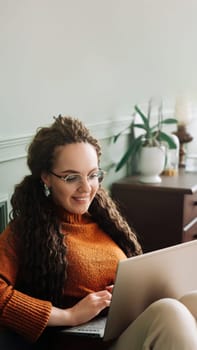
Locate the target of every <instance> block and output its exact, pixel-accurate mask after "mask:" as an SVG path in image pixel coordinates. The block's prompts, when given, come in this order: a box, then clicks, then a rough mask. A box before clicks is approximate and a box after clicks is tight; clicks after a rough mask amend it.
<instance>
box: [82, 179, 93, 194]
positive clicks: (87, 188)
mask: <svg viewBox="0 0 197 350" xmlns="http://www.w3.org/2000/svg"><path fill="white" fill-rule="evenodd" d="M90 189H91V185H90V182H89V179H88V177H82V178H81V181H80V183H79V190H80V191H81V192H89V191H90Z"/></svg>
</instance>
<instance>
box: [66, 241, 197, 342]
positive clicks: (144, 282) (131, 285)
mask: <svg viewBox="0 0 197 350" xmlns="http://www.w3.org/2000/svg"><path fill="white" fill-rule="evenodd" d="M195 266H197V240H196V241H191V242H186V243H180V244H177V245H175V246H171V247H168V248H164V249H159V250H156V251H153V252H149V253H145V254H143V255H139V256H135V257H131V258H128V259H125V260H121V261H120V262H119V264H118V267H117V273H116V280H115V284H114V288H113V293H112V301H111V305H110V307H109V312H108V315H107V316H106V317H97V318H95V319H93V320H91V321H89V322H87V323H85V324H83V325H80V326H75V327H66V328H65V329H63V330H61V331H62V332H66V333H69V334H75V335H81V336H88V337H98V338H102V339H103V340H104V341H108V340H111V339H114V338H116V337H118V336H119V335H120V334H121V333H122V332H123V331H124V330H125V329H126V328H127V326H128V325H129V324H130V323H131V322H133V321H134V320H135V319H136V318H137V317H138V316H139V315H140V314H141V313H142V312H143V311H144V310H145V309H146V308H147V307H148V306H149V305H150V304H151V303H152V302H154V301H156V300H159V299H161V298H166V297H169V298H176V299H179V298H180V297H182V296H183V295H184V294H186V293H187V292H189V291H192V290H197V274H196V273H195V271H194V267H195Z"/></svg>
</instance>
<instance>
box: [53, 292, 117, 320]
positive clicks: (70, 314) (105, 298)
mask: <svg viewBox="0 0 197 350" xmlns="http://www.w3.org/2000/svg"><path fill="white" fill-rule="evenodd" d="M112 289H113V286H107V287H106V289H105V290H101V291H99V292H91V293H89V294H88V295H87V296H86V297H84V298H83V299H82V300H80V301H79V302H78V303H77V304H75V305H74V306H73V307H71V308H68V309H60V308H57V307H54V306H53V307H52V309H51V314H50V317H49V320H48V324H47V325H48V326H77V325H80V324H82V323H85V322H88V321H89V320H91V319H92V318H94V317H95V316H97V315H98V314H99V313H100V312H101V311H102V310H103V309H105V308H106V307H109V305H110V302H111V297H112V294H111V292H112Z"/></svg>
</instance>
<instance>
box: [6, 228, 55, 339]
mask: <svg viewBox="0 0 197 350" xmlns="http://www.w3.org/2000/svg"><path fill="white" fill-rule="evenodd" d="M11 240H12V238H11V234H10V230H9V227H8V228H7V229H6V230H5V231H4V232H3V233H2V234H0V326H3V327H7V328H10V329H12V330H13V331H15V332H17V333H18V334H20V335H22V336H23V337H25V338H26V339H28V340H29V341H31V342H35V341H36V340H37V339H38V338H39V336H40V335H41V334H42V332H43V330H44V329H45V327H46V326H47V322H48V319H49V316H50V312H51V308H52V304H51V303H50V302H48V301H43V300H40V299H36V298H33V297H30V296H28V295H26V294H24V293H21V292H20V291H17V290H15V289H14V285H15V281H16V277H17V274H18V273H19V271H18V257H17V254H16V251H15V250H14V244H12V243H13V242H11Z"/></svg>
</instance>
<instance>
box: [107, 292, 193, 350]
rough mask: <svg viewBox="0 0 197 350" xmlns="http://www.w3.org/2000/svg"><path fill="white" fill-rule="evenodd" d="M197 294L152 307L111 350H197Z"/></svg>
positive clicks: (122, 335)
mask: <svg viewBox="0 0 197 350" xmlns="http://www.w3.org/2000/svg"><path fill="white" fill-rule="evenodd" d="M196 319H197V291H196V292H193V293H190V294H187V295H185V296H184V297H183V298H181V300H180V301H178V300H175V299H170V298H164V299H161V300H159V301H156V302H154V303H153V304H151V305H150V306H149V307H148V308H147V309H146V310H145V311H144V312H143V313H142V314H141V315H140V316H139V317H138V318H137V319H136V320H135V321H134V322H132V323H131V324H130V325H129V327H128V328H127V329H126V330H125V331H124V332H123V333H122V334H121V335H120V337H119V338H118V339H117V340H116V341H115V342H114V344H113V345H112V347H111V348H110V349H111V350H197V324H196Z"/></svg>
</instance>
